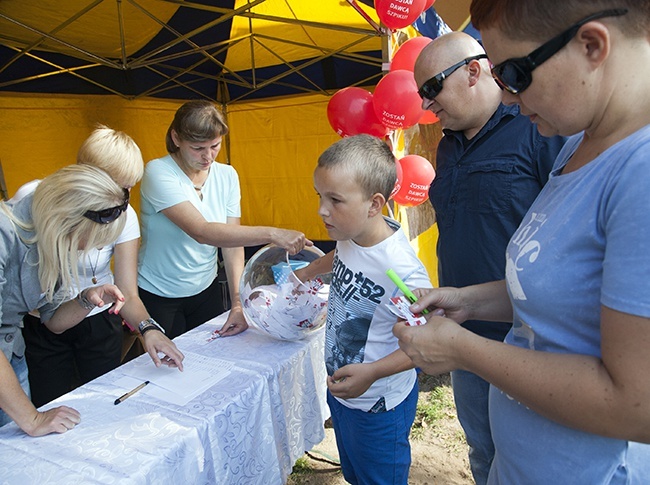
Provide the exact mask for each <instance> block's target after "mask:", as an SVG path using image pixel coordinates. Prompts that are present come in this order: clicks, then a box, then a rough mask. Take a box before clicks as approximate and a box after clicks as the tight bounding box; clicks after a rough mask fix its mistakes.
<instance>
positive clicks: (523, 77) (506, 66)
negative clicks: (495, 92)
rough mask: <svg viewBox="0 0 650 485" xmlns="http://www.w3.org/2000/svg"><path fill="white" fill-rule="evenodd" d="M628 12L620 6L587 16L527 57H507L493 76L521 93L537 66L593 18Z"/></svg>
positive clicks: (512, 89)
mask: <svg viewBox="0 0 650 485" xmlns="http://www.w3.org/2000/svg"><path fill="white" fill-rule="evenodd" d="M626 13H627V9H625V8H619V9H614V10H605V11H603V12H598V13H595V14H593V15H590V16H589V17H585V18H584V19H582V20H581V21H580V22H578V23H576V24H574V25H572V26H571V27H569V28H568V29H567V30H565V31H564V32H562V33H561V34H559V35H557V36H555V37H553V38H552V39H551V40H549V41H548V42H546V43H545V44H542V45H541V46H540V47H538V48H537V49H535V50H534V51H533V52H531V53H530V54H528V55H527V56H526V57H517V58H512V59H506V60H505V61H503V62H502V63H500V64H497V65H496V66H494V67H493V68H492V76H493V77H494V79H495V81H496V82H497V84H498V85H499V87H500V88H501V89H504V90H506V91H508V92H509V93H512V94H520V93H521V92H522V91H524V90H525V89H526V88H527V87H528V86H530V83H532V82H533V71H534V70H535V68H537V67H538V66H540V65H541V64H542V63H544V62H546V61H547V60H548V59H550V58H551V57H552V56H554V55H555V54H556V53H557V52H558V51H559V50H560V49H562V47H564V46H565V45H567V44H568V43H569V41H570V40H571V39H573V37H575V35H576V34H577V33H578V30H580V27H582V26H583V25H585V24H586V23H587V22H591V21H592V20H596V19H601V18H603V17H619V16H621V15H625V14H626Z"/></svg>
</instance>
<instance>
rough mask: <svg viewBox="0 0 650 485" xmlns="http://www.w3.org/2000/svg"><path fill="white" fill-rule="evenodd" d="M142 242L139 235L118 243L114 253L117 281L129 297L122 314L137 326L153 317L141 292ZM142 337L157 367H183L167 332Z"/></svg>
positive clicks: (146, 333)
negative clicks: (161, 355) (140, 242)
mask: <svg viewBox="0 0 650 485" xmlns="http://www.w3.org/2000/svg"><path fill="white" fill-rule="evenodd" d="M138 246H139V239H132V240H130V241H125V242H123V243H120V244H116V245H115V252H114V253H113V270H114V276H115V284H116V285H117V287H118V288H120V290H121V291H122V293H124V298H125V303H124V306H123V307H122V309H121V310H120V316H121V317H122V318H123V319H124V320H126V321H127V322H129V323H130V324H131V326H132V327H135V328H137V327H138V325H139V323H140V322H142V321H143V320H147V319H148V318H151V316H150V315H149V312H148V311H147V309H146V307H145V306H144V303H142V300H141V299H140V296H139V294H138V269H137V268H138ZM142 338H143V340H144V348H145V350H146V351H147V353H148V354H149V357H151V360H152V361H153V363H154V364H155V366H156V367H160V365H161V364H166V365H169V366H171V367H178V369H179V370H181V371H182V370H183V359H184V355H183V353H182V352H181V351H180V350H178V348H177V347H176V344H174V342H172V341H171V340H170V339H169V338H168V337H167V336H166V335H165V334H164V333H163V332H161V331H159V330H155V329H154V330H149V331H147V332H145V334H144V335H143V336H142ZM158 353H162V354H164V355H165V357H164V358H163V359H162V360H161V359H160V357H159V356H158Z"/></svg>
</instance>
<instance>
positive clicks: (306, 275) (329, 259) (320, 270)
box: [294, 249, 336, 281]
mask: <svg viewBox="0 0 650 485" xmlns="http://www.w3.org/2000/svg"><path fill="white" fill-rule="evenodd" d="M335 251H336V250H335V249H332V250H331V251H330V252H329V253H327V254H326V255H324V256H321V257H320V258H318V259H315V260H314V261H312V262H311V263H309V264H308V265H307V266H305V267H304V268H300V269H297V270H295V271H294V274H295V275H296V277H297V278H298V279H299V280H300V281H308V280H311V279H314V278H315V277H316V276H318V275H324V274H327V273H331V272H332V268H333V266H334V252H335Z"/></svg>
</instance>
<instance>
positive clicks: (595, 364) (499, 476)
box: [394, 0, 650, 485]
mask: <svg viewBox="0 0 650 485" xmlns="http://www.w3.org/2000/svg"><path fill="white" fill-rule="evenodd" d="M471 14H472V21H473V22H474V25H475V26H476V27H477V28H478V29H480V31H481V35H482V39H483V44H484V45H485V49H486V51H487V53H488V56H489V58H490V61H491V62H492V64H493V66H494V67H493V68H492V73H493V75H494V77H495V79H496V80H497V82H498V83H499V85H500V86H501V87H502V88H503V101H504V102H505V103H506V104H514V103H516V104H518V105H519V106H520V107H521V112H522V113H524V114H525V115H528V116H530V118H531V119H532V120H533V121H534V122H535V123H536V124H537V127H538V129H539V131H540V133H542V134H543V135H552V134H560V135H574V136H572V138H570V139H569V141H568V142H567V144H566V145H565V146H564V148H563V149H562V151H561V152H560V154H559V155H558V158H557V160H556V162H555V165H554V168H553V170H552V172H551V175H550V178H549V181H548V183H547V184H546V185H545V186H544V188H543V189H542V191H541V192H540V194H539V195H538V196H537V199H536V200H535V201H534V202H533V204H532V206H531V208H530V210H529V211H528V213H527V215H526V216H525V217H524V219H523V221H522V223H521V225H520V226H519V229H517V231H515V233H514V235H513V236H512V238H511V239H510V243H509V245H508V247H507V250H506V271H505V274H506V278H505V281H498V282H492V283H486V284H483V285H476V286H468V287H465V288H460V289H456V288H440V289H434V290H431V291H429V292H426V294H424V292H423V293H420V295H419V296H420V297H421V302H419V303H420V305H421V306H429V307H431V309H432V310H433V309H434V308H437V309H438V312H442V311H444V314H445V315H446V318H445V317H442V316H440V315H436V316H432V317H431V318H430V319H429V321H428V323H427V324H426V325H422V326H421V327H417V328H416V327H410V328H409V327H406V326H405V325H404V324H403V323H398V324H397V325H396V326H395V328H394V332H395V335H397V337H398V338H399V340H400V347H401V348H402V349H403V350H404V351H405V352H406V353H407V354H408V355H409V356H410V357H411V358H412V359H413V361H414V363H415V364H416V365H417V366H419V367H421V368H422V369H423V370H424V371H425V372H427V373H441V372H447V371H449V370H452V369H463V370H467V371H470V372H473V373H475V374H477V375H479V376H481V377H482V378H483V379H485V380H486V381H488V382H490V384H491V388H490V404H489V405H490V427H491V430H492V437H493V439H494V445H495V451H496V453H495V456H494V461H493V463H492V467H491V469H490V474H489V478H488V483H489V484H524V483H525V484H532V485H534V484H549V483H563V484H564V483H566V484H569V483H570V484H585V485H586V484H588V485H595V484H626V485H631V484H639V485H641V484H644V485H645V484H648V483H650V445H648V444H647V443H650V379H648V375H650V352H649V349H650V283H649V279H648V275H650V257H649V253H648V241H649V240H650V218H649V217H648V214H650V197H648V186H650V158H649V157H648V153H650V96H649V95H648V93H649V92H650V37H649V34H648V25H649V24H650V1H648V0H643V1H641V0H588V1H587V0H546V1H544V2H540V1H539V0H474V1H473V2H472V6H471ZM631 66H633V69H632V70H630V67H631ZM432 314H433V313H432ZM468 319H481V320H497V321H502V320H504V319H511V320H512V321H513V328H512V329H511V330H510V332H509V333H508V335H507V336H506V338H505V342H496V341H493V340H487V339H485V338H482V337H479V336H477V335H475V334H472V333H470V332H468V331H467V330H464V329H463V328H462V327H461V326H459V325H458V323H461V322H463V321H465V320H468Z"/></svg>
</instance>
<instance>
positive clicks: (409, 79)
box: [372, 69, 423, 130]
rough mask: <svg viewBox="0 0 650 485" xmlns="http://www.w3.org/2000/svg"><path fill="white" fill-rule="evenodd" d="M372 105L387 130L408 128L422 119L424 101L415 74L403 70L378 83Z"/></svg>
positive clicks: (386, 76)
mask: <svg viewBox="0 0 650 485" xmlns="http://www.w3.org/2000/svg"><path fill="white" fill-rule="evenodd" d="M372 104H373V106H374V108H375V114H376V115H377V118H378V119H379V121H381V123H382V124H383V125H384V126H386V127H387V128H389V129H391V130H394V129H396V128H408V127H410V126H413V125H414V124H416V123H417V122H418V120H419V119H420V118H421V117H422V114H423V110H422V99H421V98H420V95H419V94H418V85H417V84H416V82H415V78H414V77H413V73H412V72H411V71H405V70H403V69H400V70H397V71H392V72H389V73H388V74H386V75H385V76H384V77H383V78H381V79H380V80H379V82H378V83H377V87H376V88H375V93H374V95H373V101H372Z"/></svg>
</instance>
